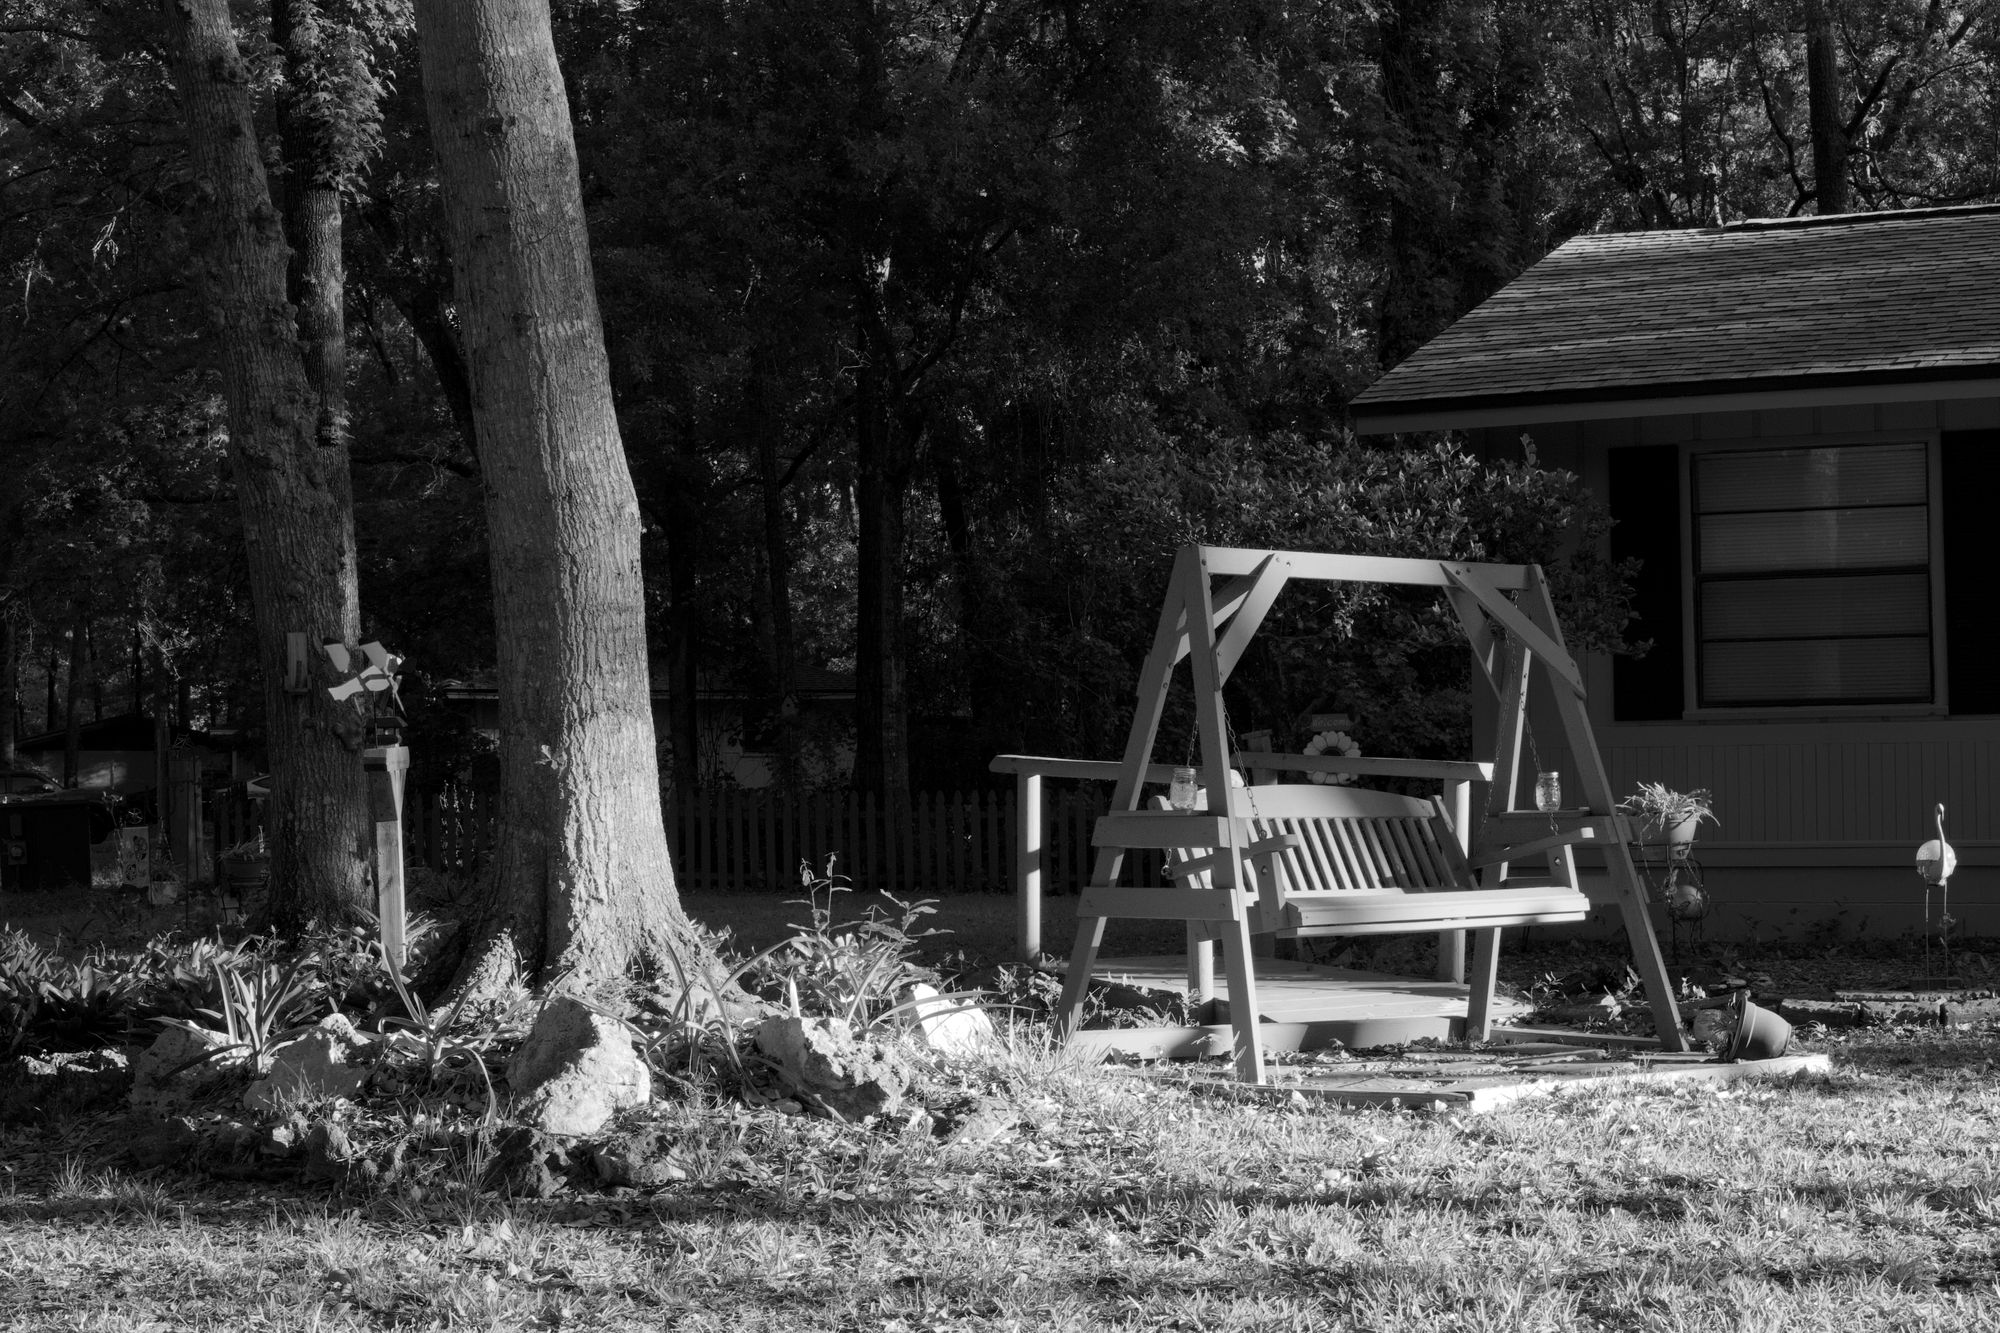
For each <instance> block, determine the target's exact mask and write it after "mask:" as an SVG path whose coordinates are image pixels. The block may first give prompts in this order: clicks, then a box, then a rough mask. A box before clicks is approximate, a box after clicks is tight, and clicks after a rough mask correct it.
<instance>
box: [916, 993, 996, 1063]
mask: <svg viewBox="0 0 2000 1333" xmlns="http://www.w3.org/2000/svg"><path fill="white" fill-rule="evenodd" d="M909 1000H910V1001H911V1006H910V1007H911V1012H912V1013H914V1014H915V1015H916V1029H917V1031H918V1033H920V1034H921V1035H922V1037H923V1039H924V1042H925V1044H926V1045H928V1046H929V1047H930V1048H931V1049H932V1050H934V1051H942V1052H943V1053H944V1054H946V1055H981V1054H984V1053H986V1052H988V1051H991V1050H992V1049H993V1048H994V1046H995V1045H996V1044H997V1042H998V1041H999V1034H998V1033H996V1032H995V1031H994V1030H993V1020H992V1019H991V1018H989V1017H988V1016H987V1015H986V1012H985V1011H984V1010H982V1009H978V1008H975V1007H973V1006H972V1005H970V1004H966V1003H964V1002H962V1001H959V1000H947V999H945V998H944V997H943V996H942V995H940V994H939V993H938V989H937V987H935V986H927V985H925V984H924V983H923V982H921V981H919V982H916V983H914V984H912V985H911V987H910V990H909Z"/></svg>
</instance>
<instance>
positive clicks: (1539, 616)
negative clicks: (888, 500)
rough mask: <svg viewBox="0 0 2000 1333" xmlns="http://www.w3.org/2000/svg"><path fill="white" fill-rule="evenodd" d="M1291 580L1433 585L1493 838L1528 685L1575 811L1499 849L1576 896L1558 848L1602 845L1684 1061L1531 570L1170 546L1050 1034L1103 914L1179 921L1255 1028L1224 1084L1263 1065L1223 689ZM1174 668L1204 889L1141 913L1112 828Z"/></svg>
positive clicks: (1251, 909)
mask: <svg viewBox="0 0 2000 1333" xmlns="http://www.w3.org/2000/svg"><path fill="white" fill-rule="evenodd" d="M1300 579H1304V580H1309V581H1320V582H1362V583H1383V584H1400V585H1405V586H1416V587H1432V588H1436V589H1438V590H1439V591H1440V592H1441V593H1443V594H1444V595H1445V596H1446V598H1447V600H1448V601H1449V603H1450V605H1451V608H1452V610H1453V612H1454V613H1455V614H1456V616H1457V617H1458V620H1459V622H1460V626H1461V628H1463V629H1464V631H1465V633H1466V636H1467V643H1468V646H1469V647H1470V649H1471V650H1472V657H1473V667H1474V678H1475V681H1478V682H1481V683H1483V684H1484V685H1485V686H1486V687H1488V688H1490V689H1492V690H1493V691H1494V692H1495V694H1496V695H1497V696H1498V697H1499V702H1500V705H1501V707H1500V712H1499V736H1498V739H1497V743H1496V744H1495V746H1494V754H1493V765H1494V768H1493V780H1492V782H1491V783H1490V784H1489V791H1488V801H1487V813H1488V816H1489V819H1490V822H1491V824H1492V830H1493V831H1494V832H1499V831H1501V830H1503V829H1505V828H1506V827H1507V826H1508V825H1509V824H1510V823H1511V822H1512V821H1511V820H1510V819H1509V816H1511V815H1515V814H1516V813H1517V812H1516V810H1515V806H1514V802H1515V799H1516V797H1517V795H1518V792H1517V788H1518V785H1519V768H1520V762H1521V742H1522V738H1523V734H1524V729H1525V724H1526V720H1527V707H1528V700H1529V696H1530V693H1531V691H1533V690H1535V689H1540V690H1542V691H1544V692H1545V693H1546V695H1547V696H1548V698H1549V702H1550V703H1551V705H1552V707H1553V711H1554V713H1555V715H1556V717H1557V719H1558V721H1559V722H1560V724H1561V726H1562V729H1563V732H1564V736H1565V739H1566V740H1567V742H1568V747H1569V749H1570V752H1571V754H1572V755H1573V756H1574V759H1575V762H1577V764H1578V765H1579V768H1580V773H1579V779H1580V781H1579V783H1578V786H1579V787H1580V789H1581V793H1582V796H1583V806H1582V808H1581V810H1579V811H1577V812H1574V817H1573V818H1572V819H1571V825H1572V826H1571V827H1570V828H1568V829H1561V828H1559V829H1557V830H1556V832H1555V834H1554V835H1552V836H1549V837H1537V838H1532V839H1530V840H1528V841H1525V842H1521V843H1516V844H1513V845H1509V846H1506V847H1505V849H1504V850H1505V853H1506V855H1507V856H1509V857H1511V858H1514V859H1521V858H1525V857H1528V856H1531V855H1536V854H1540V853H1547V854H1549V855H1550V858H1551V864H1552V866H1554V867H1557V868H1558V869H1559V870H1560V872H1561V873H1562V874H1563V875H1565V876H1567V877H1568V879H1569V882H1570V884H1571V886H1572V887H1574V882H1575V868H1574V861H1573V859H1572V856H1571V851H1570V849H1571V847H1572V845H1573V844H1575V843H1578V842H1583V841H1589V842H1593V843H1595V844H1596V845H1598V846H1601V847H1602V848H1603V849H1604V852H1605V862H1606V869H1607V872H1608V875H1609V878H1610V880H1611V886H1612V889H1613V893H1614V896H1615V899H1616V901H1617V904H1618V906H1619V909H1620V911H1621V913H1622V915H1623V918H1624V924H1625V928H1626V934H1627V936H1628V938H1629V940H1630V942H1631V944H1632V949H1633V954H1634V957H1635V962H1636V964H1637V967H1638V971H1639V973H1640V976H1641V978H1642V979H1643V980H1644V982H1645V984H1646V989H1647V994H1648V999H1649V1003H1650V1004H1651V1007H1652V1010H1653V1016H1654V1023H1655V1028H1656V1030H1657V1033H1658V1039H1659V1041H1660V1044H1661V1045H1662V1046H1663V1047H1665V1048H1667V1049H1669V1050H1675V1051H1678V1050H1683V1049H1685V1047H1686V1039H1685V1036H1684V1034H1683V1033H1682V1031H1681V1028H1680V1022H1679V1013H1678V1010H1677V1008H1676V1006H1675V1004H1674V998H1673V990H1672V986H1671V984H1670V982H1669V980H1668V978H1667V975H1666V968H1665V963H1664V960H1663V959H1662V958H1661V956H1660V951H1659V942H1658V939H1657V938H1656V936H1655V935H1654V933H1653V928H1652V922H1651V917H1650V914H1649V912H1648V909H1647V902H1646V896H1645V889H1644V887H1643V885H1642V883H1641V881H1640V879H1639V877H1638V873H1637V870H1636V867H1635V866H1634V864H1633V861H1632V856H1631V851H1630V846H1629V829H1628V827H1627V826H1626V824H1625V822H1624V821H1623V820H1621V819H1619V818H1618V817H1617V814H1616V802H1615V798H1614V797H1613V795H1612V792H1611V788H1610V780H1609V775H1608V773H1607V772H1606V770H1605V768H1604V764H1603V760H1602V758H1601V756H1600V755H1599V753H1598V750H1597V745H1596V739H1595V736H1594V735H1593V733H1592V730H1591V726H1590V720H1589V717H1588V715H1587V713H1586V712H1585V708H1584V686H1583V679H1582V673H1581V671H1580V670H1579V669H1578V667H1577V664H1576V662H1575V660H1574V659H1573V658H1572V657H1571V656H1570V654H1569V651H1568V649H1567V647H1566V646H1565V645H1564V643H1563V641H1562V631H1561V628H1560V626H1559V625H1558V623H1557V621H1556V616H1555V608H1554V605H1553V603H1552V602H1551V600H1550V598H1549V594H1548V586H1547V583H1546V580H1545V579H1544V578H1543V576H1542V572H1541V570H1540V568H1539V567H1537V566H1533V565H1502V564H1474V563H1469V562H1464V561H1445V560H1427V559H1398V558H1390V557H1377V556H1350V555H1335V554H1321V553H1316V552H1302V551H1273V550H1261V549H1255V548H1240V547H1210V546H1188V547H1183V548H1182V549H1181V550H1180V552H1179V553H1178V554H1177V556H1176V559H1175V562H1174V571H1173V575H1172V577H1171V579H1170V580H1169V583H1168V589H1167V594H1166V597H1165V599H1164V602H1163V605H1162V607H1161V616H1160V624H1159V629H1158V631H1157V632H1156V634H1155V636H1154V641H1153V649H1152V652H1151V653H1150V654H1149V655H1148V657H1147V660H1146V663H1145V666H1144V667H1143V668H1142V669H1141V674H1140V680H1139V686H1138V694H1139V701H1138V707H1137V709H1136V710H1135V714H1134V718H1133V725H1132V731H1131V733H1130V735H1129V737H1128V739H1127V744H1126V749H1125V756H1124V759H1123V761H1122V763H1121V766H1120V767H1121V772H1120V776H1119V779H1118V785H1117V790H1116V792H1115V793H1114V795H1113V798H1112V802H1111V813H1110V814H1109V815H1107V816H1106V818H1105V819H1104V820H1103V821H1101V823H1100V828H1099V836H1098V837H1097V838H1096V839H1095V841H1096V842H1097V843H1098V853H1097V857H1096V865H1095V867H1094V870H1093V873H1092V875H1091V882H1090V887H1089V888H1088V889H1086V891H1085V897H1084V898H1083V899H1082V900H1081V902H1080V904H1079V905H1080V908H1085V907H1088V908H1094V909H1095V910H1094V911H1093V910H1080V911H1079V913H1078V934H1077V943H1076V948H1075V950H1074V951H1073V953H1072V955H1071V959H1070V968H1069V974H1068V976H1067V978H1066V979H1065V984H1064V989H1063V998H1062V1001H1061V1003H1060V1005H1059V1007H1058V1010H1057V1015H1056V1018H1057V1024H1058V1029H1059V1030H1060V1031H1063V1032H1067V1031H1070V1030H1073V1029H1074V1027H1075V1025H1076V1023H1077V1021H1078V1020H1079V1018H1080V1017H1081V1010H1082V1001H1083V994H1084V990H1085V987H1086V986H1087V985H1088V982H1089V979H1090V972H1091V969H1092V967H1093V966H1094V965H1095V961H1096V955H1097V950H1098V947H1099V945H1100V944H1101V942H1102V939H1103V931H1104V923H1105V920H1106V918H1107V916H1108V915H1122V914H1125V912H1127V911H1131V912H1132V914H1134V915H1150V916H1155V917H1165V918H1167V919H1176V918H1178V919H1182V920H1186V921H1188V922H1189V941H1190V949H1191V951H1192V950H1193V948H1194V947H1195V944H1196V942H1197V941H1198V940H1208V939H1216V938H1219V939H1220V940H1221V941H1222V942H1223V943H1224V945H1225V959H1226V961H1227V963H1228V965H1229V966H1228V972H1229V983H1228V989H1229V1000H1230V1006H1231V1011H1232V1014H1235V1015H1243V1014H1247V1015H1252V1016H1253V1017H1252V1018H1250V1019H1249V1020H1248V1021H1245V1022H1237V1023H1234V1024H1233V1025H1232V1026H1233V1027H1234V1029H1235V1034H1234V1035H1235V1042H1234V1045H1235V1059H1236V1067H1237V1071H1238V1075H1239V1077H1241V1078H1243V1079H1245V1080H1246V1081H1251V1082H1261V1081H1262V1079H1263V1053H1262V1043H1261V1040H1260V1038H1259V1034H1258V1031H1257V1022H1256V1020H1255V1018H1254V1015H1255V1014H1256V1013H1257V1012H1258V1011H1257V1006H1256V989H1255V978H1254V974H1253V972H1252V967H1251V962H1250V932H1251V928H1252V926H1253V925H1259V928H1268V925H1262V924H1259V923H1260V918H1259V917H1258V916H1257V912H1258V905H1257V904H1258V900H1257V897H1256V895H1254V894H1252V893H1250V892H1248V891H1247V888H1246V887H1245V886H1246V885H1247V884H1249V883H1250V882H1252V881H1250V880H1249V879H1248V878H1247V877H1246V869H1245V867H1246V861H1247V859H1248V858H1249V857H1250V856H1254V855H1257V854H1258V853H1257V852H1256V851H1254V850H1253V848H1252V845H1251V844H1252V843H1253V842H1254V841H1255V839H1254V837H1253V836H1252V835H1251V833H1250V832H1249V825H1250V822H1251V821H1250V820H1249V819H1248V818H1247V817H1246V816H1248V815H1249V814H1250V813H1251V812H1252V811H1251V805H1250V802H1251V799H1252V798H1251V797H1250V795H1249V794H1248V793H1247V792H1246V791H1241V790H1235V789H1232V788H1231V786H1230V764H1231V761H1232V753H1231V747H1230V745H1229V743H1228V737H1229V727H1228V722H1227V718H1226V716H1225V714H1224V709H1223V702H1222V686H1223V684H1224V682H1225V681H1226V680H1227V679H1228V677H1229V675H1230V673H1231V672H1232V671H1233V670H1234V669H1235V667H1236V666H1237V664H1238V663H1239V662H1240V661H1241V660H1242V657H1243V653H1244V651H1245V650H1246V649H1247V648H1248V646H1249V644H1250V642H1251V640H1252V639H1253V638H1254V636H1255V634H1256V632H1257V630H1258V629H1259V628H1260V627H1261V625H1262V624H1263V621H1264V619H1265V617H1266V615H1267V613H1268V612H1269V611H1270V609H1271V607H1272V605H1273V604H1274V602H1275V601H1276V599H1277V597H1278V596H1279V595H1280V593H1281V592H1282V591H1283V589H1284V588H1285V587H1286V586H1287V585H1288V583H1290V582H1292V581H1295V580H1300ZM1184 657H1185V658H1187V659H1189V661H1190V669H1191V672H1192V675H1193V678H1194V679H1193V684H1194V693H1195V723H1196V734H1197V739H1198V750H1199V754H1200V765H1199V771H1200V778H1201V781H1202V784H1203V785H1204V786H1205V787H1206V788H1207V790H1208V792H1209V794H1210V796H1209V799H1210V802H1211V806H1210V816H1211V817H1210V818H1207V819H1203V820H1201V821H1200V824H1201V826H1202V827H1203V828H1204V829H1208V830H1212V831H1209V832H1206V833H1205V834H1204V835H1203V836H1205V837H1208V838H1210V839H1212V841H1207V842H1203V843H1202V844H1201V849H1202V853H1201V854H1202V858H1203V859H1202V861H1201V866H1202V868H1203V870H1204V871H1205V873H1206V875H1207V881H1208V883H1209V885H1210V886H1211V887H1210V888H1209V889H1208V890H1205V891H1202V894H1201V896H1200V898H1199V899H1197V898H1196V897H1195V896H1193V894H1192V893H1191V892H1190V891H1189V890H1185V889H1181V890H1162V891H1159V892H1162V893H1163V894H1164V895H1165V899H1163V900H1162V901H1160V902H1159V903H1158V904H1156V905H1155V904H1149V903H1148V902H1147V900H1145V899H1143V898H1141V897H1133V896H1131V895H1135V894H1137V895H1143V894H1146V893H1149V892H1154V891H1153V890H1147V889H1136V888H1123V887H1120V886H1119V884H1118V878H1119V874H1120V871H1121V870H1122V868H1123V864H1124V852H1125V849H1126V847H1127V846H1133V845H1147V846H1150V845H1157V844H1155V843H1152V842H1145V843H1138V844H1133V843H1129V842H1121V841H1120V839H1121V837H1122V836H1123V835H1122V834H1121V832H1120V830H1124V829H1127V828H1128V827H1132V826H1133V825H1132V821H1131V812H1137V811H1138V807H1139V801H1140V795H1141V789H1142V786H1143V783H1144V781H1145V779H1146V774H1147V772H1148V769H1149V767H1150V761H1151V755H1152V750H1153V746H1154V742H1155V741H1156V740H1157V738H1158V731H1159V725H1160V719H1161V716H1162V713H1163V711H1164V707H1165V702H1166V696H1167V691H1168V687H1169V685H1170V684H1171V679H1172V674H1173V672H1174V670H1175V668H1176V666H1177V665H1178V664H1179V662H1180V661H1181V659H1182V658H1184ZM1537 663H1539V664H1540V666H1541V672H1540V673H1537V672H1535V671H1534V669H1533V668H1534V667H1535V665H1536V664H1537ZM1147 818H1148V817H1147V816H1143V815H1142V816H1140V818H1139V823H1140V824H1141V825H1143V824H1145V822H1146V820H1147ZM1169 818H1171V817H1169ZM1493 841H1494V843H1498V842H1500V841H1501V840H1500V839H1494V840H1493ZM1193 845H1194V844H1189V846H1190V847H1192V846H1193ZM1492 846H1493V843H1489V844H1487V845H1486V846H1485V847H1484V848H1482V850H1486V851H1490V850H1491V848H1492ZM1481 860H1482V861H1485V862H1487V863H1488V864H1489V866H1490V869H1489V871H1488V875H1489V876H1491V877H1492V879H1491V881H1489V882H1498V883H1503V884H1504V882H1505V879H1506V871H1507V866H1506V864H1505V863H1504V862H1503V861H1500V860H1496V859H1494V858H1493V857H1491V856H1482V857H1481ZM1168 900H1171V901H1168ZM1498 933H1499V932H1498V930H1497V929H1490V930H1489V929H1480V930H1478V931H1476V940H1475V944H1476V947H1475V950H1474V972H1475V973H1483V974H1484V982H1485V984H1486V986H1487V988H1488V990H1489V992H1490V987H1491V981H1492V972H1493V969H1494V967H1495V966H1496V964H1497V938H1498ZM1191 957H1192V952H1191ZM1472 981H1473V986H1474V988H1475V989H1474V994H1475V997H1476V996H1477V995H1478V989H1477V988H1478V986H1479V985H1480V983H1481V977H1480V976H1475V977H1474V978H1472ZM1475 1009H1482V1010H1483V1006H1482V1005H1477V1004H1476V1005H1475ZM1487 1021H1488V1020H1487V1018H1486V1016H1485V1014H1484V1013H1483V1012H1476V1013H1473V1014H1471V1015H1469V1016H1468V1030H1469V1031H1474V1032H1477V1033H1480V1034H1482V1035H1483V1033H1484V1031H1485V1030H1486V1024H1487Z"/></svg>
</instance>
